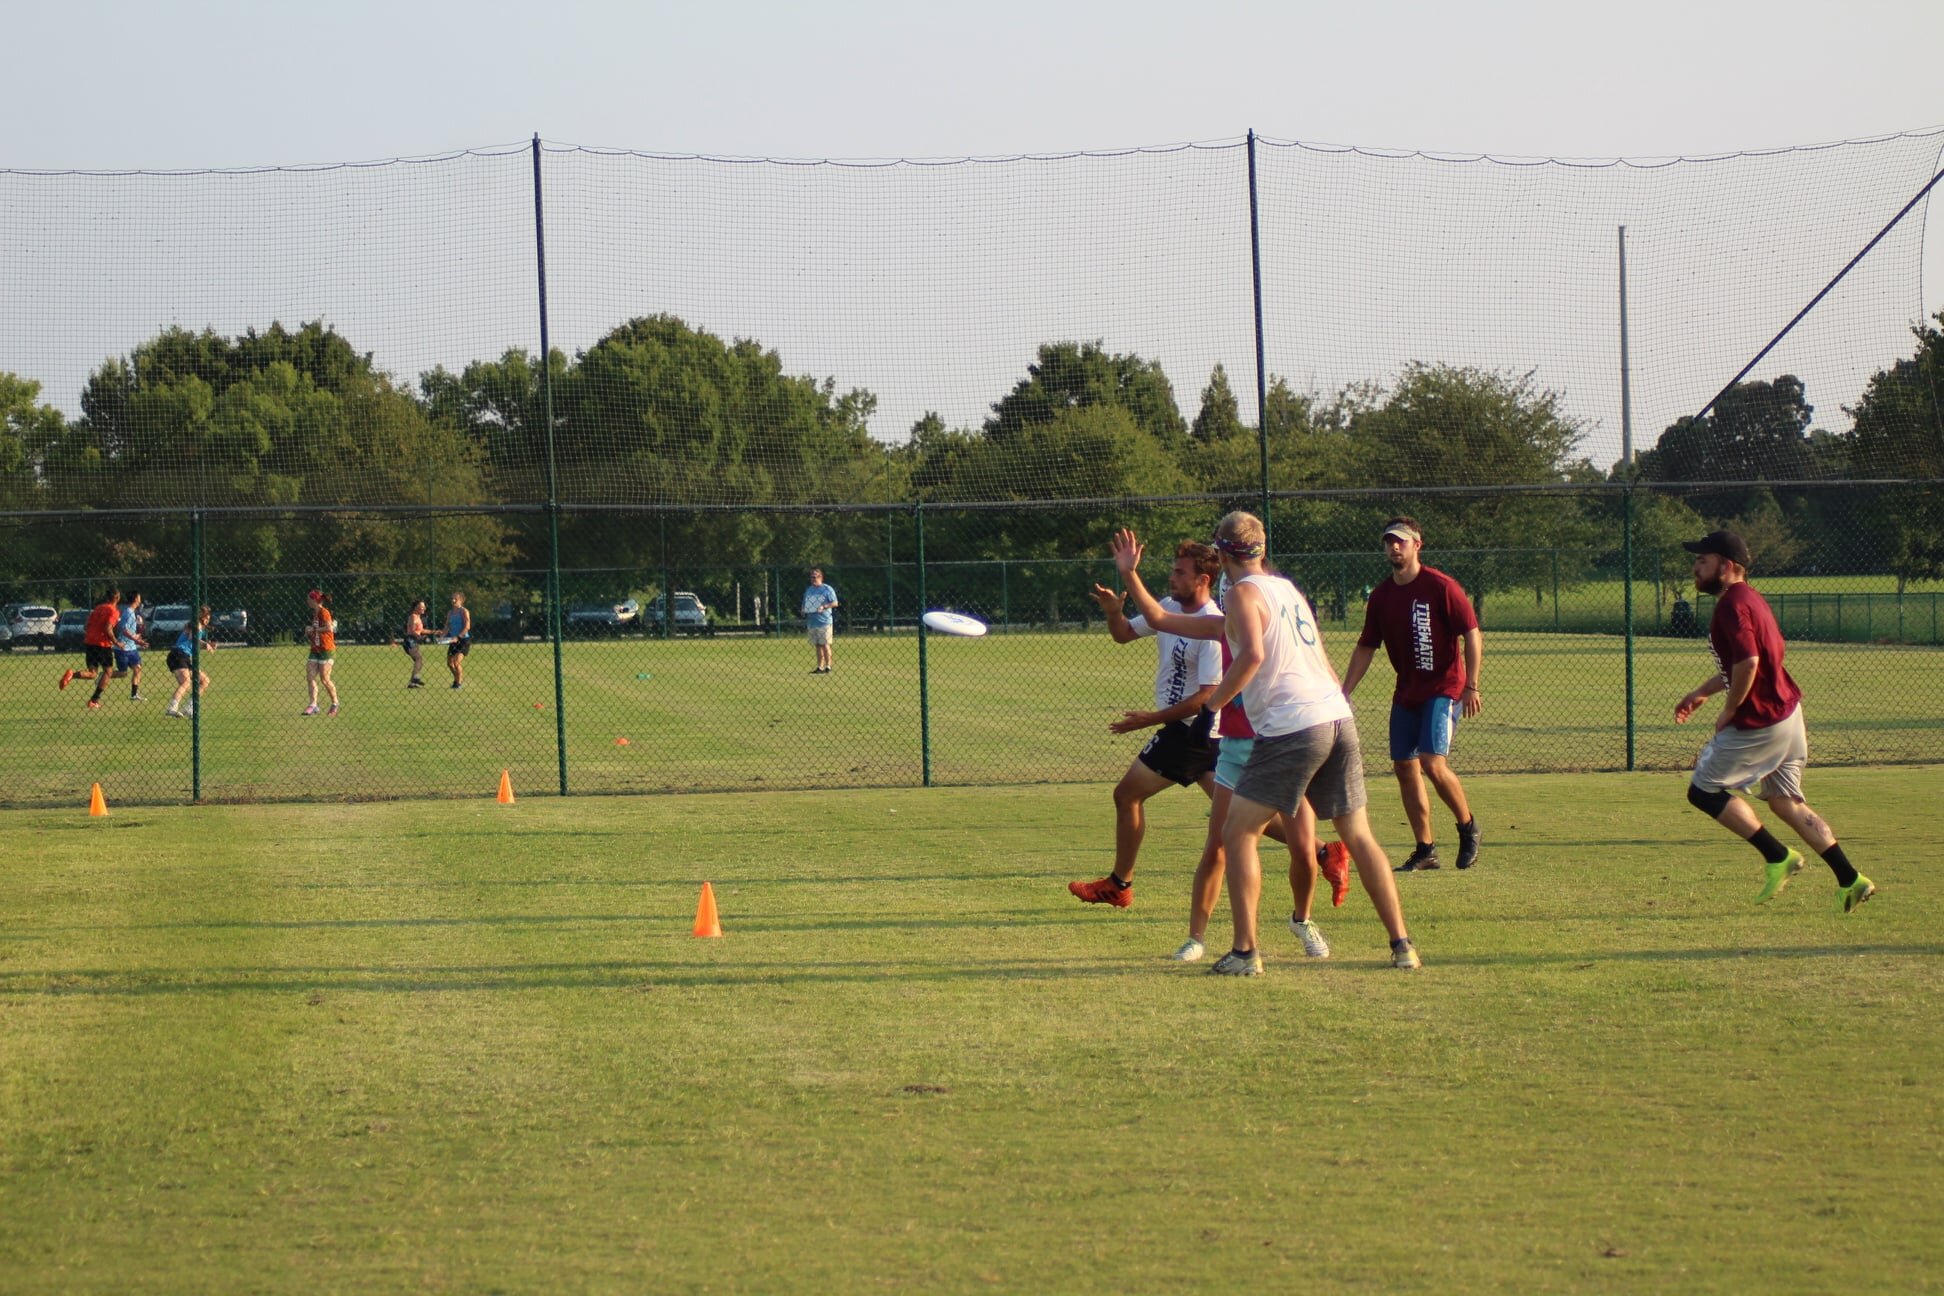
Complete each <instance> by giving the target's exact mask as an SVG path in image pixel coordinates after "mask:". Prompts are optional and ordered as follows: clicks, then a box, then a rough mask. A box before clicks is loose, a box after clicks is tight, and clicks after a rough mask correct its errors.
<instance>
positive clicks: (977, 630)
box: [925, 612, 986, 639]
mask: <svg viewBox="0 0 1944 1296" xmlns="http://www.w3.org/2000/svg"><path fill="white" fill-rule="evenodd" d="M925 625H926V626H927V627H929V628H930V629H933V630H936V631H938V633H940V634H948V635H958V636H960V637H961V638H965V639H977V638H978V637H979V636H980V635H982V634H984V633H985V632H986V623H985V622H983V621H981V620H979V619H978V618H976V617H969V616H966V615H965V614H964V613H963V612H927V613H925Z"/></svg>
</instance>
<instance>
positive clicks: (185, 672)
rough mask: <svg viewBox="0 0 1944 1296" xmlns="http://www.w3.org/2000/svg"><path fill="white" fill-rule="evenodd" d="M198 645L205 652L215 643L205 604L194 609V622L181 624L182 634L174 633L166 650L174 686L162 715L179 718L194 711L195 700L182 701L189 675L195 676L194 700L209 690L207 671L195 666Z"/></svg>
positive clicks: (213, 646)
mask: <svg viewBox="0 0 1944 1296" xmlns="http://www.w3.org/2000/svg"><path fill="white" fill-rule="evenodd" d="M198 644H200V645H201V646H202V651H204V652H209V651H210V650H211V649H213V648H215V646H216V645H215V644H213V643H211V642H209V609H208V608H207V607H202V608H198V609H197V611H196V621H195V624H194V625H186V626H184V627H182V633H181V634H179V635H177V636H176V640H175V644H174V645H173V646H172V647H171V648H170V649H169V660H168V666H169V673H170V674H172V675H174V676H175V681H176V686H175V694H174V696H172V697H170V699H169V707H168V710H166V711H164V712H163V713H162V714H163V715H165V716H172V717H174V718H175V719H177V720H181V719H185V718H186V717H188V716H190V715H192V714H194V713H195V710H196V702H193V701H192V702H187V703H185V702H184V701H183V700H182V699H183V697H184V696H185V695H186V694H187V693H188V692H189V683H190V679H189V677H190V676H191V675H194V676H195V685H196V699H197V701H200V700H201V698H202V695H203V694H204V693H206V692H208V691H209V672H207V671H199V670H197V669H196V647H197V645H198Z"/></svg>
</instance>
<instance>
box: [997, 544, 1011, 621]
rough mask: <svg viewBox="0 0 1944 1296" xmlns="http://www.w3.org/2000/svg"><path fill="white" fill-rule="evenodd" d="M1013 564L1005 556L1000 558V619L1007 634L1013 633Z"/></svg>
mask: <svg viewBox="0 0 1944 1296" xmlns="http://www.w3.org/2000/svg"><path fill="white" fill-rule="evenodd" d="M1011 570H1012V564H1011V563H1009V562H1007V561H1006V560H1005V559H1004V558H1001V559H1000V560H999V619H1000V623H1001V624H1002V625H1003V626H1004V628H1005V631H1006V633H1007V634H1011V633H1012V581H1011V579H1010V575H1009V574H1010V572H1011Z"/></svg>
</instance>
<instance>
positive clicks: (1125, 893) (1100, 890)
mask: <svg viewBox="0 0 1944 1296" xmlns="http://www.w3.org/2000/svg"><path fill="white" fill-rule="evenodd" d="M1067 890H1069V891H1071V892H1073V894H1074V895H1076V896H1078V897H1080V899H1082V900H1084V901H1086V902H1087V903H1088V904H1105V905H1112V906H1114V908H1116V909H1125V908H1127V907H1128V906H1129V905H1131V904H1133V903H1134V884H1133V883H1132V882H1129V883H1128V884H1127V885H1126V886H1122V885H1121V884H1120V883H1119V882H1118V881H1116V880H1115V879H1114V878H1112V877H1104V878H1101V879H1100V880H1099V881H1097V882H1069V883H1067Z"/></svg>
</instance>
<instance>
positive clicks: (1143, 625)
mask: <svg viewBox="0 0 1944 1296" xmlns="http://www.w3.org/2000/svg"><path fill="white" fill-rule="evenodd" d="M1127 628H1128V629H1130V630H1132V631H1133V632H1134V637H1135V638H1136V639H1150V638H1152V637H1153V636H1154V633H1155V630H1154V627H1153V626H1151V625H1149V624H1148V619H1147V618H1146V617H1144V616H1131V617H1129V618H1127Z"/></svg>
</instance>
